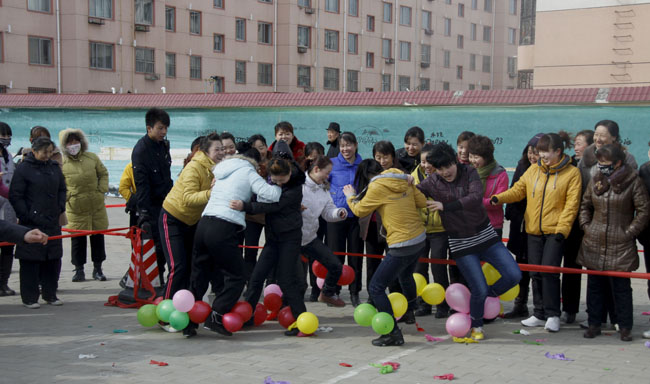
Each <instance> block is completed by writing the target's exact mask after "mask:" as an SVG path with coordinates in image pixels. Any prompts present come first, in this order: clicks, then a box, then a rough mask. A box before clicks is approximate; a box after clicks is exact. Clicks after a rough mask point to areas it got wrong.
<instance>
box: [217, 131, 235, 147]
mask: <svg viewBox="0 0 650 384" xmlns="http://www.w3.org/2000/svg"><path fill="white" fill-rule="evenodd" d="M219 137H221V141H224V140H228V139H230V140H232V142H233V144H236V141H235V136H233V135H232V133H230V132H228V131H223V132H221V135H219Z"/></svg>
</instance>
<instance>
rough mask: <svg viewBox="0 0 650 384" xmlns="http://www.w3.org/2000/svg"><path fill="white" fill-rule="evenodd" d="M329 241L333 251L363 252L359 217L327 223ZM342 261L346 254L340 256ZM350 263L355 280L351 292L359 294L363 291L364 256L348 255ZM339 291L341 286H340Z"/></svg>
mask: <svg viewBox="0 0 650 384" xmlns="http://www.w3.org/2000/svg"><path fill="white" fill-rule="evenodd" d="M327 243H328V245H329V247H330V249H331V250H332V252H351V253H363V241H362V240H361V237H359V219H358V218H357V217H348V218H347V219H345V220H343V221H337V222H335V223H327ZM339 260H341V263H344V262H345V256H339ZM348 265H349V266H350V267H352V269H354V273H355V275H354V281H353V282H352V284H350V286H349V289H350V294H356V295H358V294H359V292H360V291H361V286H362V283H361V273H362V268H363V258H362V257H359V256H348ZM337 291H338V292H340V291H341V288H340V286H338V288H337Z"/></svg>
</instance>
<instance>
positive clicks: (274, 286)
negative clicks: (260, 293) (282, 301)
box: [264, 284, 282, 297]
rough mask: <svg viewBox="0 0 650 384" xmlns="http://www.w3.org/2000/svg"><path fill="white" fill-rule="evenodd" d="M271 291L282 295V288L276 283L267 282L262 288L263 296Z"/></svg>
mask: <svg viewBox="0 0 650 384" xmlns="http://www.w3.org/2000/svg"><path fill="white" fill-rule="evenodd" d="M271 293H275V294H276V295H278V296H280V297H282V290H281V289H280V286H279V285H277V284H269V285H267V286H266V288H264V296H268V295H270V294H271Z"/></svg>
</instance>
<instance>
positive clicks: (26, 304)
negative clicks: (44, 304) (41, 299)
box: [23, 303, 41, 309]
mask: <svg viewBox="0 0 650 384" xmlns="http://www.w3.org/2000/svg"><path fill="white" fill-rule="evenodd" d="M23 306H24V307H25V308H29V309H38V308H40V307H41V305H40V304H39V303H23Z"/></svg>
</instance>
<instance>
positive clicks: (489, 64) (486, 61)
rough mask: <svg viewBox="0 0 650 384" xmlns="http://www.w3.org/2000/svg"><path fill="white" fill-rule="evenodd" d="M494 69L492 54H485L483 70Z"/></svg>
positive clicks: (486, 71) (487, 71)
mask: <svg viewBox="0 0 650 384" xmlns="http://www.w3.org/2000/svg"><path fill="white" fill-rule="evenodd" d="M491 70H492V58H491V57H490V56H483V72H485V73H490V71H491Z"/></svg>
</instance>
